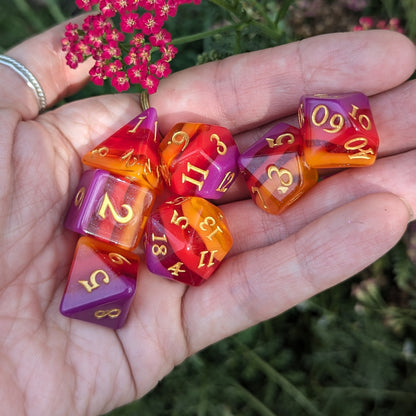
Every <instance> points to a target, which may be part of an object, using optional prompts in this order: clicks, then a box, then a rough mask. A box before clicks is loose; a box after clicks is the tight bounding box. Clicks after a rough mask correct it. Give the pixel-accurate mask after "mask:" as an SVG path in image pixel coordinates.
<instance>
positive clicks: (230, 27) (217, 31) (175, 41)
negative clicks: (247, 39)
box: [172, 23, 245, 45]
mask: <svg viewBox="0 0 416 416" xmlns="http://www.w3.org/2000/svg"><path fill="white" fill-rule="evenodd" d="M244 26H245V25H244V24H242V23H235V24H231V25H227V26H223V27H220V28H218V29H211V30H207V31H205V32H199V33H195V34H193V35H187V36H181V37H178V38H175V39H172V43H173V44H174V45H183V44H184V43H190V42H195V41H197V40H201V39H206V38H209V37H211V36H214V35H217V34H220V33H223V32H228V31H229V30H241V29H242V27H244Z"/></svg>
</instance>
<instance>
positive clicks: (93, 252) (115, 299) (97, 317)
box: [60, 237, 139, 329]
mask: <svg viewBox="0 0 416 416" xmlns="http://www.w3.org/2000/svg"><path fill="white" fill-rule="evenodd" d="M138 265H139V258H138V257H137V256H136V255H135V254H133V253H131V252H128V251H124V250H121V249H120V248H118V247H115V246H111V245H109V244H105V243H103V242H100V241H98V240H95V239H93V238H89V237H81V238H80V239H79V240H78V244H77V247H76V250H75V254H74V258H73V262H72V266H71V270H70V273H69V276H68V281H67V285H66V288H65V292H64V295H63V297H62V301H61V306H60V310H61V313H62V314H63V315H65V316H67V317H70V318H75V319H80V320H83V321H87V322H92V323H96V324H99V325H103V326H107V327H110V328H113V329H117V328H120V327H121V326H123V324H124V322H125V320H126V318H127V315H128V311H129V308H130V305H131V302H132V300H133V296H134V293H135V290H136V278H137V269H138Z"/></svg>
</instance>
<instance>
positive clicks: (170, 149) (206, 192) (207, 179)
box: [160, 123, 239, 199]
mask: <svg viewBox="0 0 416 416" xmlns="http://www.w3.org/2000/svg"><path fill="white" fill-rule="evenodd" d="M160 152H161V153H160V155H161V165H162V174H163V177H164V178H165V182H166V183H167V185H168V187H169V188H170V190H171V191H172V192H173V193H176V194H178V195H184V196H186V195H196V196H200V197H204V198H208V199H218V198H220V197H221V196H222V195H223V194H224V192H226V191H227V190H228V188H229V187H230V186H231V184H232V183H233V182H234V180H235V178H236V176H237V172H238V168H237V160H238V155H239V152H238V149H237V146H236V144H235V141H234V139H233V137H232V136H231V133H230V132H229V131H228V130H227V129H226V128H224V127H219V126H211V125H208V124H200V123H180V124H176V125H175V126H174V127H173V128H172V129H171V130H170V131H169V133H168V134H167V135H166V136H165V138H164V139H163V140H162V142H161V144H160Z"/></svg>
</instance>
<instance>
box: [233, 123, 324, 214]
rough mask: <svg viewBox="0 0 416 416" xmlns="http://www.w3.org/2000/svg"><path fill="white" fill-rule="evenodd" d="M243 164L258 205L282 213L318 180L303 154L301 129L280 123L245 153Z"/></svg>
mask: <svg viewBox="0 0 416 416" xmlns="http://www.w3.org/2000/svg"><path fill="white" fill-rule="evenodd" d="M239 167H240V170H241V172H242V175H243V177H244V179H245V181H246V184H247V187H248V189H249V192H250V194H251V197H252V199H253V201H254V202H255V203H256V205H257V206H258V207H259V208H261V209H263V210H264V211H266V212H268V213H270V214H280V213H281V212H283V211H284V210H285V209H286V208H287V207H288V206H290V205H291V204H293V202H295V201H296V200H297V199H298V198H299V197H300V196H301V195H303V194H304V193H305V192H306V191H307V190H308V189H310V188H311V187H312V186H314V185H315V184H316V182H317V180H318V173H317V170H316V169H311V168H309V167H308V166H307V165H306V164H305V163H304V162H303V158H302V137H301V135H300V131H299V130H298V129H297V128H295V127H293V126H290V125H288V124H285V123H279V124H277V125H276V126H274V127H273V128H272V129H271V130H269V131H268V132H267V133H266V134H265V135H264V136H263V137H262V138H261V139H260V140H258V141H257V142H256V143H255V144H254V145H253V146H251V147H250V148H249V149H247V150H246V151H245V152H244V153H242V154H241V156H240V158H239Z"/></svg>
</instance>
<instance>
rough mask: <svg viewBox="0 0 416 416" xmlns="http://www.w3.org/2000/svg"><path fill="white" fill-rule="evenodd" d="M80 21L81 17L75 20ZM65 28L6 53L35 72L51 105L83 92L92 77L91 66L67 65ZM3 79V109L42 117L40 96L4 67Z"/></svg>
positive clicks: (1, 69) (0, 100)
mask: <svg viewBox="0 0 416 416" xmlns="http://www.w3.org/2000/svg"><path fill="white" fill-rule="evenodd" d="M79 19H81V17H79V18H78V19H74V21H77V20H79ZM65 25H66V23H63V24H60V25H58V26H56V27H54V28H52V29H50V30H48V31H46V32H44V33H42V34H40V35H37V36H34V37H32V38H30V39H28V40H26V41H24V42H23V43H21V44H20V45H18V46H16V47H14V48H13V49H11V50H10V51H8V52H6V55H8V56H10V57H12V58H14V59H16V60H17V61H19V62H20V63H21V64H23V65H24V66H25V67H26V68H27V69H28V70H29V71H31V72H32V74H33V75H34V76H35V78H36V79H37V80H38V82H39V84H40V85H41V87H42V89H43V90H44V93H45V95H46V101H47V105H48V106H51V105H53V104H54V103H55V102H57V101H59V100H60V99H61V98H62V97H64V96H66V95H69V94H71V93H73V92H74V91H76V90H77V89H79V88H80V87H81V85H83V84H84V83H85V81H86V80H87V77H88V71H89V67H90V65H89V64H88V63H84V64H81V65H80V66H79V68H78V69H77V70H75V71H74V70H73V69H71V68H70V67H69V66H68V65H66V59H65V54H64V53H63V52H62V50H61V39H62V38H63V36H64V32H65V29H64V27H65ZM0 79H1V80H2V84H1V86H2V94H1V96H0V108H1V107H5V108H13V109H15V110H17V111H19V113H20V114H22V116H23V118H25V119H30V118H33V117H34V116H36V115H37V114H38V112H39V107H38V103H37V99H36V96H35V94H34V92H33V91H32V90H31V89H30V88H28V86H27V85H26V83H25V81H24V80H23V79H22V78H21V77H20V76H19V75H18V74H16V73H15V72H14V71H13V70H11V69H10V68H8V67H6V66H4V65H0Z"/></svg>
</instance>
